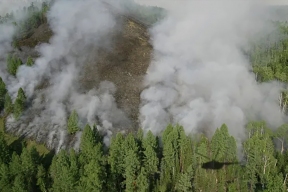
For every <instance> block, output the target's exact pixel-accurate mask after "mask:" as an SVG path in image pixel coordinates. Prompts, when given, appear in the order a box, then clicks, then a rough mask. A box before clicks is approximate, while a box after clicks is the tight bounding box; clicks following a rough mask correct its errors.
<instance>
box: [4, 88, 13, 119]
mask: <svg viewBox="0 0 288 192" xmlns="http://www.w3.org/2000/svg"><path fill="white" fill-rule="evenodd" d="M4 111H5V113H6V114H9V113H11V112H13V103H12V99H11V97H10V95H9V93H6V95H5V103H4Z"/></svg>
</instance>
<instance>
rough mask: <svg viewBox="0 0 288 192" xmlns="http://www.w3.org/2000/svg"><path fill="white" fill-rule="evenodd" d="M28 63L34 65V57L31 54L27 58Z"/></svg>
mask: <svg viewBox="0 0 288 192" xmlns="http://www.w3.org/2000/svg"><path fill="white" fill-rule="evenodd" d="M26 65H27V66H29V67H31V66H32V65H34V60H33V58H32V57H31V56H29V57H28V58H27V61H26Z"/></svg>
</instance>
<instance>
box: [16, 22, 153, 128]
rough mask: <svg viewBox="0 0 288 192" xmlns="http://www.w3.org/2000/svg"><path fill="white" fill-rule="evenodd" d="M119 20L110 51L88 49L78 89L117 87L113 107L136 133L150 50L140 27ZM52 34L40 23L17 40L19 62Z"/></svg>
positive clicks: (146, 38) (135, 23) (142, 27)
mask: <svg viewBox="0 0 288 192" xmlns="http://www.w3.org/2000/svg"><path fill="white" fill-rule="evenodd" d="M119 21H120V22H121V23H122V28H121V30H118V31H117V32H115V33H114V35H113V47H112V50H107V49H105V50H104V49H102V50H91V52H92V53H89V54H88V55H92V62H91V61H89V62H87V64H85V65H84V67H83V71H82V72H81V74H82V75H81V76H80V86H81V89H83V90H84V91H88V90H90V89H92V88H95V87H98V85H99V83H100V82H101V81H104V80H107V81H110V82H113V83H114V84H115V86H116V88H117V91H116V93H115V95H114V97H115V99H116V102H117V105H118V107H119V108H120V109H122V110H123V111H124V112H125V113H126V114H127V116H128V117H129V119H130V120H132V125H131V127H129V128H133V129H134V130H136V129H138V128H139V123H138V115H139V105H140V93H141V91H142V90H143V86H142V80H143V77H144V75H145V74H146V71H147V68H148V66H149V63H150V58H151V52H152V49H153V48H152V46H151V45H150V43H149V34H148V32H147V28H146V27H145V26H144V25H142V24H139V23H137V21H135V20H133V19H129V18H126V17H119ZM52 35H53V32H52V31H51V30H50V28H49V25H48V24H42V25H41V26H39V27H38V28H37V29H35V30H34V33H33V34H32V35H31V36H30V37H28V38H26V39H23V40H21V41H19V46H20V47H21V49H22V51H20V52H19V53H18V55H19V56H20V55H23V58H24V59H23V61H24V60H25V59H26V57H28V56H29V55H32V56H33V57H37V53H36V52H35V50H34V49H33V48H34V47H35V46H36V45H38V44H40V43H43V42H45V43H47V42H49V39H50V38H51V37H52ZM93 51H94V52H93ZM90 60H91V58H90ZM42 86H44V87H46V86H47V85H46V84H45V85H44V84H41V85H39V88H40V87H42ZM44 87H42V88H44ZM127 128H128V127H127Z"/></svg>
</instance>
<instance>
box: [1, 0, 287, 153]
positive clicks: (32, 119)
mask: <svg viewBox="0 0 288 192" xmlns="http://www.w3.org/2000/svg"><path fill="white" fill-rule="evenodd" d="M31 2H32V1H31ZM31 2H30V1H26V3H27V4H26V6H29V4H30V3H31ZM49 2H50V1H47V3H49ZM129 3H130V2H129V1H124V0H123V1H112V0H111V1H109V4H110V6H112V7H113V9H111V7H110V8H109V6H107V3H103V2H102V1H100V0H84V1H78V0H71V1H69V0H56V1H54V2H53V3H52V4H51V5H50V8H49V11H48V12H47V13H46V12H45V19H44V18H42V16H43V15H42V16H41V14H39V17H40V16H41V21H43V22H44V21H46V19H47V22H48V24H49V27H50V28H51V30H52V32H53V36H52V38H51V39H50V40H49V43H42V44H39V45H37V46H36V48H35V49H36V51H37V54H38V57H37V58H33V60H31V59H32V58H30V57H28V58H27V57H26V58H24V59H23V58H22V63H23V64H21V65H20V66H18V64H17V69H16V70H15V69H14V68H13V71H14V72H15V71H17V72H16V73H14V72H13V75H11V74H9V73H7V70H8V71H9V69H7V63H6V58H7V56H8V54H11V52H12V54H13V53H14V54H15V52H17V51H15V50H13V51H12V46H11V42H12V41H13V38H14V39H15V34H16V33H17V29H19V28H21V26H22V25H21V24H19V23H18V24H17V22H16V24H15V23H13V22H12V23H9V22H8V23H2V24H1V25H0V32H1V36H0V54H1V60H0V63H1V65H0V69H1V70H0V76H1V77H2V79H3V81H4V82H5V84H6V88H7V91H8V94H9V95H10V96H11V98H10V97H9V95H7V97H5V98H7V101H9V103H8V104H9V105H7V106H9V107H8V108H9V109H10V108H11V106H10V103H11V101H10V100H11V99H12V101H13V102H14V101H15V100H16V97H17V92H18V90H19V89H20V88H22V89H23V90H24V92H25V95H26V97H27V99H26V101H25V105H24V106H25V107H24V108H25V110H24V111H23V113H21V114H22V115H21V116H20V117H19V120H17V121H16V120H15V119H14V118H13V115H10V116H8V117H7V119H6V120H7V121H6V122H7V130H8V131H13V132H18V133H20V134H23V133H25V135H28V136H33V137H35V138H36V140H38V141H43V140H46V141H47V142H48V143H49V144H50V145H51V147H56V148H60V147H61V146H62V145H63V143H64V140H65V138H66V137H67V120H68V118H69V116H70V114H71V113H72V111H74V110H75V111H76V112H77V115H78V117H79V118H78V119H79V125H78V126H79V128H83V127H84V126H85V125H86V124H89V125H91V126H93V125H94V124H97V127H98V128H99V129H100V130H103V131H104V132H106V133H107V135H108V136H109V135H110V134H111V131H112V130H116V129H117V131H119V130H125V129H127V128H128V127H130V125H131V119H129V118H128V117H127V114H125V112H124V111H122V110H121V109H120V108H119V107H118V106H117V102H116V99H115V98H114V94H115V92H116V91H117V87H116V86H115V85H114V84H113V83H111V82H108V81H103V82H101V83H99V85H95V87H94V88H92V89H91V90H84V89H83V88H82V86H81V84H80V83H79V79H80V78H81V76H83V75H84V76H85V74H83V66H84V64H85V63H89V62H91V61H92V60H93V59H94V58H95V57H96V58H97V57H98V55H97V50H99V49H105V50H111V47H113V43H114V40H113V33H115V31H119V30H120V28H121V26H120V24H119V22H118V21H119V20H118V17H119V15H118V14H119V13H121V14H129V13H130V14H131V15H135V14H136V13H137V12H138V11H135V9H136V8H137V6H136V5H135V4H131V7H132V8H131V7H130V8H129V7H127V6H129ZM167 3H168V4H169V1H168V2H167ZM2 5H3V7H9V9H8V8H7V9H5V10H4V9H3V10H0V13H1V15H5V14H6V12H7V11H8V10H9V11H10V10H18V12H14V16H15V15H16V16H15V19H16V21H20V20H21V19H22V20H23V19H24V18H26V17H25V14H27V13H26V12H25V11H23V12H21V11H20V10H21V9H19V6H20V4H18V5H17V6H16V5H15V4H13V3H10V2H8V1H7V2H6V1H3V2H2ZM4 5H5V6H4ZM41 5H42V1H41V2H40V1H39V2H36V3H35V7H39V9H41ZM21 6H24V4H23V5H22V4H21ZM33 6H34V5H33ZM132 9H133V10H134V11H131V10H132ZM146 10H148V8H147V9H146ZM151 10H152V9H151ZM153 10H154V11H156V12H157V11H159V12H161V11H160V9H158V8H155V9H153ZM116 12H117V13H116ZM139 12H140V11H139ZM17 15H18V16H17ZM20 15H21V17H20ZM35 15H36V14H35ZM144 15H145V14H144V13H143V14H142V13H141V17H144ZM155 15H156V14H155ZM159 15H160V16H161V19H162V20H159V19H157V18H156V16H155V17H154V15H153V19H151V20H149V19H147V22H148V23H149V22H150V21H152V20H153V22H156V21H157V22H156V23H155V24H154V25H153V26H152V27H151V29H150V35H151V44H152V45H153V48H154V53H153V59H152V62H151V65H150V67H149V69H148V71H147V75H146V77H145V79H144V82H143V84H144V85H145V86H146V88H145V89H144V90H143V92H142V93H141V106H139V114H140V116H139V120H140V125H139V127H142V128H143V129H144V130H145V131H148V130H151V131H152V132H153V133H155V134H160V133H161V132H162V131H163V129H164V128H165V127H166V126H167V124H169V123H172V124H180V125H183V126H184V129H185V132H186V134H190V133H198V132H204V133H207V134H208V135H209V134H210V135H211V134H213V133H214V131H215V129H216V128H217V127H220V126H221V125H222V124H223V123H226V124H227V125H228V127H229V129H230V130H229V131H230V132H231V133H232V134H233V135H234V136H235V137H236V138H238V139H241V138H243V137H245V131H244V128H245V126H246V124H247V123H248V122H249V121H250V120H265V121H267V124H268V125H269V126H272V127H278V126H280V125H281V124H283V123H284V122H285V121H286V120H285V115H284V114H283V113H282V112H281V110H280V108H279V102H278V97H279V95H280V92H281V91H282V88H283V84H282V83H279V82H276V81H275V82H266V83H259V82H257V81H256V78H255V74H254V73H252V72H251V70H252V66H251V64H250V61H249V58H248V56H247V52H249V51H250V49H251V40H257V39H259V38H260V37H265V36H266V35H267V34H270V33H272V32H273V31H275V30H276V27H275V25H272V24H271V22H269V20H271V19H273V18H275V15H273V14H272V12H271V14H270V12H269V11H268V8H267V7H265V6H264V5H262V4H261V3H260V2H257V3H256V2H254V1H249V2H240V1H232V2H230V1H229V2H228V1H213V2H210V1H209V2H208V1H207V2H198V1H191V2H189V1H187V2H182V4H179V5H177V6H175V7H174V8H173V9H169V12H167V13H166V12H165V14H164V12H161V14H160V13H159ZM164 15H165V18H164V19H163V17H164ZM30 16H31V15H30ZM159 18H160V17H159ZM35 23H37V22H35ZM149 24H150V23H149ZM32 31H33V30H32ZM18 36H19V35H18ZM18 36H17V37H18ZM276 39H277V38H276ZM15 47H17V45H16V46H15ZM91 54H93V56H91ZM16 55H17V54H16ZM25 62H28V63H25ZM31 62H32V63H31ZM19 64H20V63H19ZM8 68H9V67H8ZM96 75H97V74H95V76H96ZM3 98H4V96H3ZM80 135H81V133H76V140H77V138H78V139H79V138H80ZM108 138H109V137H108ZM56 141H57V142H56ZM55 142H56V143H55ZM76 143H77V142H76ZM107 143H108V142H107Z"/></svg>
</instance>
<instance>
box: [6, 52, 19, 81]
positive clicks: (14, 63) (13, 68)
mask: <svg viewBox="0 0 288 192" xmlns="http://www.w3.org/2000/svg"><path fill="white" fill-rule="evenodd" d="M21 64H22V61H21V59H20V58H18V57H17V56H11V55H8V57H7V71H8V72H9V73H10V74H11V75H13V76H16V73H17V70H18V68H19V66H20V65H21Z"/></svg>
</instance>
